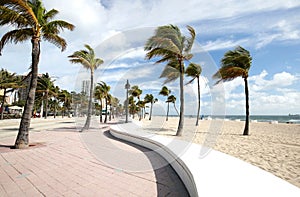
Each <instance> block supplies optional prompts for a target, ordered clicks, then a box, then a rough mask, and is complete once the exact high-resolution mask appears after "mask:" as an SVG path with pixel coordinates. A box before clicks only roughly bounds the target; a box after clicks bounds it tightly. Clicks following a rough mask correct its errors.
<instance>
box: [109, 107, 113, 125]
mask: <svg viewBox="0 0 300 197" xmlns="http://www.w3.org/2000/svg"><path fill="white" fill-rule="evenodd" d="M111 115H112V109H111V105H109V121H111Z"/></svg>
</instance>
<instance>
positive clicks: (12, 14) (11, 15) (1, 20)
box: [0, 6, 28, 28]
mask: <svg viewBox="0 0 300 197" xmlns="http://www.w3.org/2000/svg"><path fill="white" fill-rule="evenodd" d="M0 25H1V26H3V25H12V26H16V27H17V28H22V27H26V26H27V25H28V24H27V19H26V18H25V17H24V16H22V15H21V14H19V13H18V12H16V11H15V10H11V9H8V8H7V7H4V6H0Z"/></svg>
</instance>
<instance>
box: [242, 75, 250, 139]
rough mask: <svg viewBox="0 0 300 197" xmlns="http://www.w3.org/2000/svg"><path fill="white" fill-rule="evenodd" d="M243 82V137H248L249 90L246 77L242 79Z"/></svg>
mask: <svg viewBox="0 0 300 197" xmlns="http://www.w3.org/2000/svg"><path fill="white" fill-rule="evenodd" d="M244 82H245V95H246V121H245V129H244V133H243V135H249V90H248V80H247V77H246V78H244Z"/></svg>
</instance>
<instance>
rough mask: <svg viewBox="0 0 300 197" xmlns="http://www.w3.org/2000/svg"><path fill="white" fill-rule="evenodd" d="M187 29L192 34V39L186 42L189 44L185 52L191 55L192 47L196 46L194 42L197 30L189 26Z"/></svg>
mask: <svg viewBox="0 0 300 197" xmlns="http://www.w3.org/2000/svg"><path fill="white" fill-rule="evenodd" d="M187 29H188V30H189V32H190V38H188V39H187V40H186V41H187V44H186V46H185V47H184V52H185V53H189V52H190V51H191V49H192V46H193V44H194V40H195V37H196V33H195V30H194V28H193V27H191V26H189V25H188V26H187Z"/></svg>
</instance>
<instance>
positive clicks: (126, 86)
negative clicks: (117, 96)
mask: <svg viewBox="0 0 300 197" xmlns="http://www.w3.org/2000/svg"><path fill="white" fill-rule="evenodd" d="M129 88H130V84H129V82H128V79H127V83H126V84H125V89H126V104H125V110H126V112H125V113H126V119H125V123H128V105H129V101H128V90H129Z"/></svg>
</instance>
